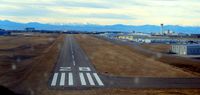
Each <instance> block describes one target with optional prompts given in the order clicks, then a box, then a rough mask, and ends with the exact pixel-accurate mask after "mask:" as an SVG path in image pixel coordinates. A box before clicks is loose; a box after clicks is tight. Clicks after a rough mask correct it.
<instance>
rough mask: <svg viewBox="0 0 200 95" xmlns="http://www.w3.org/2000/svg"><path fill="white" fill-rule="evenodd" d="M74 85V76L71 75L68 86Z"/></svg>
mask: <svg viewBox="0 0 200 95" xmlns="http://www.w3.org/2000/svg"><path fill="white" fill-rule="evenodd" d="M73 84H74V83H73V75H72V73H69V80H68V85H70V86H71V85H73Z"/></svg>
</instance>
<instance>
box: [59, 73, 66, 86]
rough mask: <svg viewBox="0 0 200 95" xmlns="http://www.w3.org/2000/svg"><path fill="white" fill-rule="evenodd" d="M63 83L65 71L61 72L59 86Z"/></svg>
mask: <svg viewBox="0 0 200 95" xmlns="http://www.w3.org/2000/svg"><path fill="white" fill-rule="evenodd" d="M64 85H65V73H61V78H60V86H64Z"/></svg>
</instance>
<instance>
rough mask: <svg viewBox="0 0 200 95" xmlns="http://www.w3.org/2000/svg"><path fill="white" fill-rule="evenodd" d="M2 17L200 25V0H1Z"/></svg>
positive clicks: (39, 20) (108, 22)
mask: <svg viewBox="0 0 200 95" xmlns="http://www.w3.org/2000/svg"><path fill="white" fill-rule="evenodd" d="M0 19H1V20H12V21H17V22H42V23H52V24H55V23H56V24H65V23H79V24H87V23H90V24H101V25H108V24H129V25H144V24H153V25H158V24H160V23H164V24H172V25H190V26H194V25H195V26H200V0H0Z"/></svg>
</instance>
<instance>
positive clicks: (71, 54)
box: [48, 35, 200, 90]
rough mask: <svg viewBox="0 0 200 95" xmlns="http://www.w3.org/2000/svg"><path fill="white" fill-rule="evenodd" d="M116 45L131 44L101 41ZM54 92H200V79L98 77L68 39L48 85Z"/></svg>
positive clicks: (79, 50)
mask: <svg viewBox="0 0 200 95" xmlns="http://www.w3.org/2000/svg"><path fill="white" fill-rule="evenodd" d="M98 38H100V39H104V40H107V41H110V42H113V43H115V44H128V45H131V43H127V42H122V41H117V40H113V39H107V38H101V37H98ZM48 85H49V88H50V89H76V90H79V89H90V88H200V78H154V77H120V76H106V75H102V74H100V73H97V72H96V70H95V68H94V66H93V65H92V64H91V62H90V60H89V59H88V57H87V55H86V54H85V52H84V51H83V50H82V49H81V48H80V46H79V44H78V43H77V42H76V40H75V38H74V37H73V35H66V37H65V39H64V43H63V45H62V47H61V50H60V55H59V58H58V61H57V64H56V65H55V68H54V70H53V72H52V75H51V77H50V79H49V82H48Z"/></svg>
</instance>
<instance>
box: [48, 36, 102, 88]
mask: <svg viewBox="0 0 200 95" xmlns="http://www.w3.org/2000/svg"><path fill="white" fill-rule="evenodd" d="M49 86H50V87H51V88H57V89H64V88H72V89H82V88H91V87H103V86H104V83H103V81H102V80H101V77H100V76H99V75H98V73H97V72H96V70H95V69H94V67H93V65H91V63H90V61H89V59H88V57H87V55H86V54H85V53H84V51H83V50H82V49H81V48H80V46H79V45H78V44H77V42H76V41H75V39H74V38H73V37H72V35H66V37H65V39H64V43H63V45H62V47H61V50H60V55H59V58H58V61H57V64H56V66H55V68H54V71H53V73H52V76H51V78H50V81H49Z"/></svg>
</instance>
